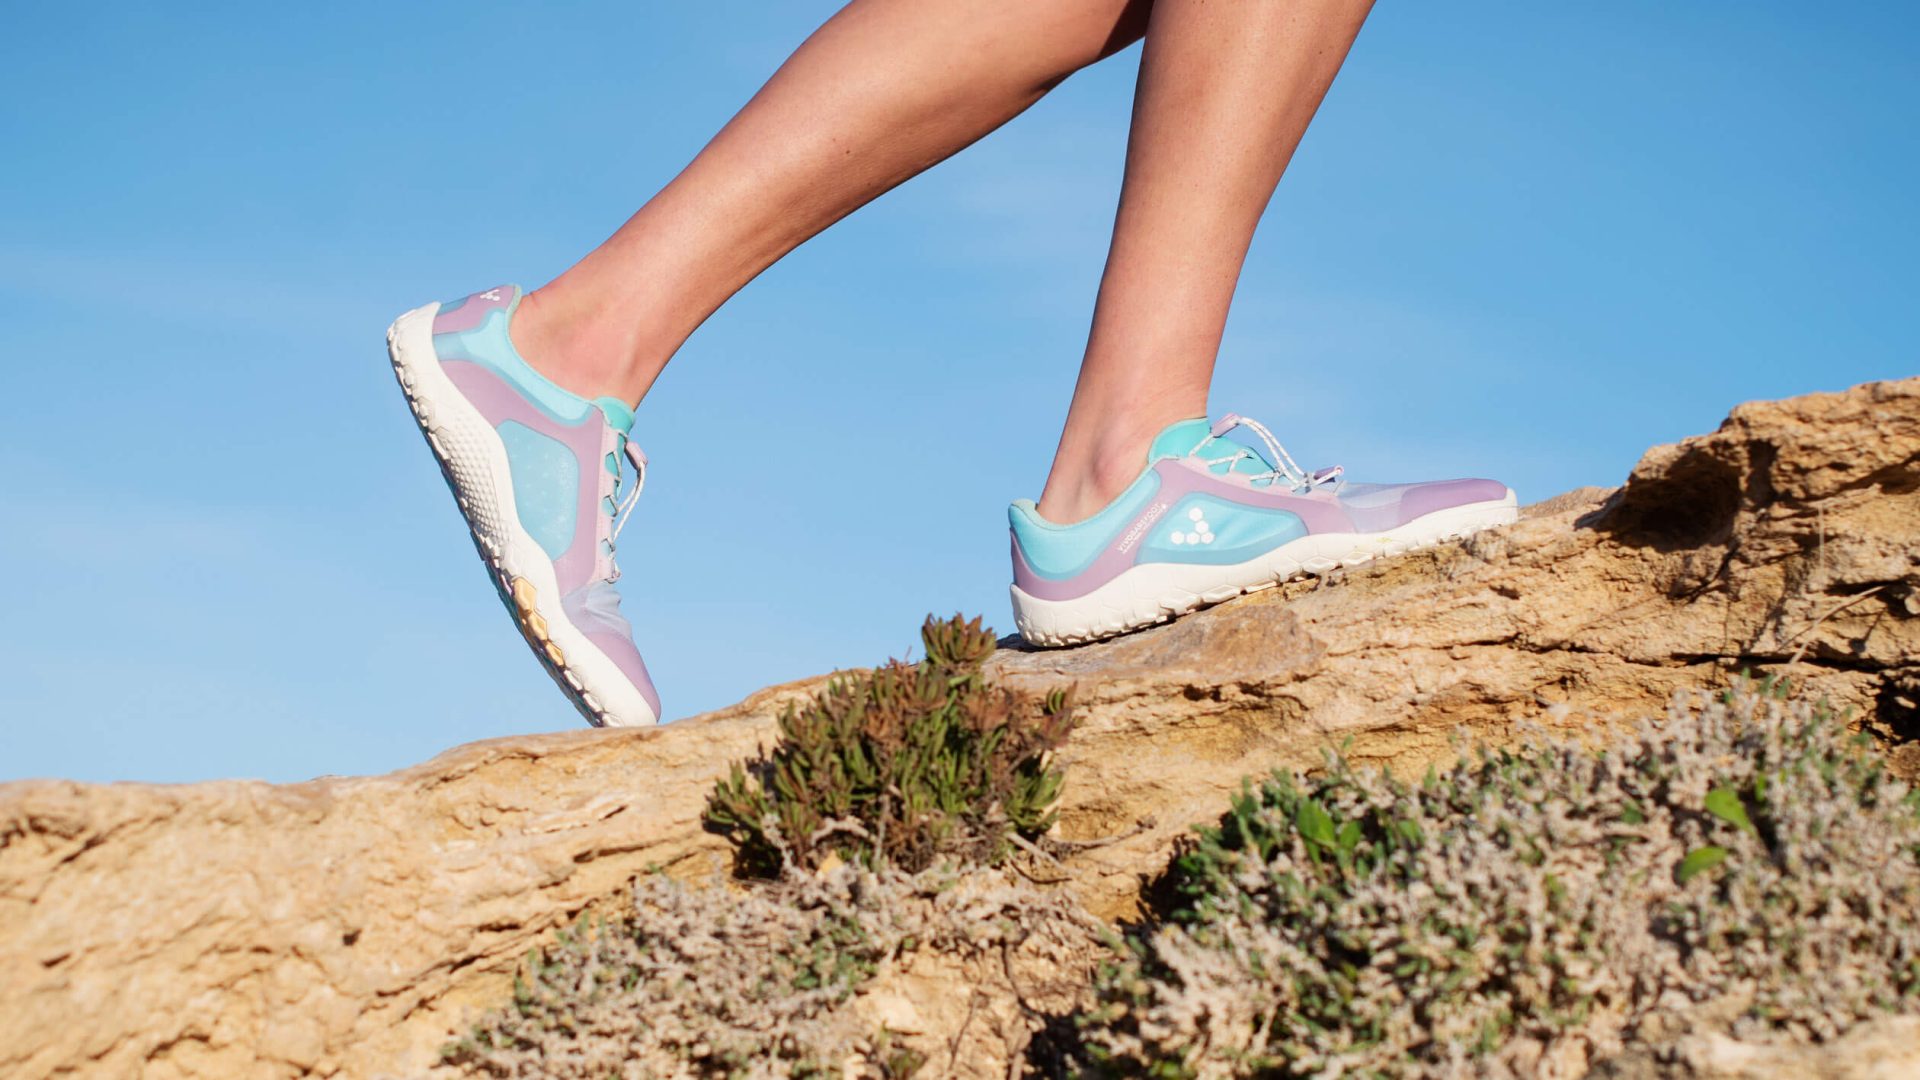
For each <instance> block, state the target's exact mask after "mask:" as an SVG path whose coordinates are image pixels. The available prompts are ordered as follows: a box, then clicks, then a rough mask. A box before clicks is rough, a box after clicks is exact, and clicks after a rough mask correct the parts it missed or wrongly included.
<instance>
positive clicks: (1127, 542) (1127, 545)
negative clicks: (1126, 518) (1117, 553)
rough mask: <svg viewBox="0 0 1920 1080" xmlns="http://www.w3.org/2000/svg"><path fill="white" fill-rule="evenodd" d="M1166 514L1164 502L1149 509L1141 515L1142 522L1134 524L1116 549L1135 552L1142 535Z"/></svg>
mask: <svg viewBox="0 0 1920 1080" xmlns="http://www.w3.org/2000/svg"><path fill="white" fill-rule="evenodd" d="M1166 512H1167V504H1166V503H1163V502H1157V503H1154V504H1153V505H1152V506H1149V507H1147V512H1146V513H1144V514H1141V515H1140V520H1139V521H1136V522H1134V523H1133V528H1131V529H1128V530H1127V535H1125V536H1123V537H1121V538H1120V543H1118V544H1116V545H1115V547H1117V548H1118V549H1119V550H1121V551H1131V550H1133V544H1134V541H1136V540H1138V539H1140V537H1141V535H1142V534H1144V533H1145V532H1146V531H1147V530H1148V529H1150V528H1152V527H1153V523H1154V522H1156V521H1158V520H1160V515H1161V514H1164V513H1166Z"/></svg>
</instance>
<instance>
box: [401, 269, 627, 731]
mask: <svg viewBox="0 0 1920 1080" xmlns="http://www.w3.org/2000/svg"><path fill="white" fill-rule="evenodd" d="M520 300H521V292H520V289H519V287H518V286H513V285H503V286H500V287H499V288H497V289H489V290H487V291H486V292H482V293H475V294H474V295H472V296H469V297H467V298H466V299H464V300H456V301H453V302H451V303H447V304H428V305H427V306H425V307H422V308H417V309H415V310H413V311H409V312H407V313H406V314H405V315H402V316H400V318H399V319H397V320H395V321H394V324H393V326H392V327H391V328H390V329H388V331H387V351H388V354H389V355H390V357H391V358H392V361H393V372H394V375H395V376H396V377H397V378H398V379H399V380H400V388H401V390H402V391H403V392H405V394H406V396H407V404H408V406H409V407H411V408H412V410H413V415H414V418H415V419H416V420H417V421H418V422H419V425H420V431H421V433H422V434H423V435H425V436H426V439H427V444H428V446H429V447H431V448H432V450H433V454H434V457H435V458H437V459H438V460H439V462H440V471H441V472H442V473H443V474H445V476H446V478H447V486H448V487H450V488H451V489H452V490H453V495H454V498H455V499H456V500H457V501H458V502H459V504H460V512H461V513H462V514H464V515H465V516H466V519H467V525H468V527H469V529H470V530H471V531H472V533H473V542H474V547H475V548H477V549H478V550H479V552H480V557H481V558H482V559H484V560H485V561H486V563H487V565H488V567H489V568H490V570H491V576H492V578H493V583H494V586H495V588H496V589H498V590H499V593H500V599H501V600H502V601H503V602H504V603H505V604H506V605H507V610H508V611H509V612H510V613H512V615H513V617H514V622H515V623H516V624H517V625H518V626H519V627H520V632H521V633H522V635H524V636H525V637H526V639H527V644H529V645H531V646H532V647H533V651H534V654H535V655H536V656H538V657H539V658H540V663H541V664H542V665H543V666H544V667H545V668H546V669H547V673H548V674H549V675H551V676H553V680H554V682H555V683H557V684H558V685H559V686H560V688H561V690H563V691H565V692H566V694H567V696H568V698H570V699H571V700H572V701H573V703H574V705H575V707H576V708H578V709H579V710H580V712H581V713H582V714H583V715H584V716H586V718H587V720H588V721H589V722H590V723H593V724H595V725H607V726H613V727H633V726H641V725H647V724H653V723H656V722H658V721H659V718H660V698H659V695H658V694H657V693H655V691H654V688H653V681H652V679H650V678H649V677H648V676H647V667H646V664H645V663H643V662H642V661H641V659H640V653H639V650H637V649H635V648H634V645H633V639H632V630H631V628H630V627H629V626H628V624H627V621H626V619H625V618H623V617H622V616H621V614H620V596H619V593H618V592H616V591H615V590H614V587H613V582H614V581H615V580H616V579H617V578H618V577H619V576H620V572H619V570H618V569H617V568H616V567H615V565H614V559H613V543H614V539H615V538H616V537H617V536H618V535H619V533H620V528H621V526H622V525H624V524H625V522H626V516H627V514H628V513H630V512H631V511H632V509H633V505H634V501H635V500H636V499H638V498H639V495H640V487H641V484H642V483H643V482H644V480H645V479H646V457H645V455H643V454H641V453H640V450H639V448H638V447H636V446H634V445H633V443H631V442H630V441H628V433H629V432H630V431H631V429H632V427H633V410H632V409H630V408H628V407H627V405H626V404H625V403H624V402H622V401H620V400H619V399H617V398H610V397H600V398H593V399H591V400H589V399H587V398H583V397H581V396H579V395H577V394H574V393H571V392H569V391H567V390H564V389H562V388H561V387H559V386H558V385H556V384H555V383H553V382H552V381H550V380H548V379H547V378H545V377H544V376H542V375H541V374H540V373H538V372H536V371H534V370H533V368H531V367H530V366H528V364H527V362H526V361H525V360H524V359H522V358H521V356H520V353H519V351H518V350H516V349H515V348H514V345H513V341H512V339H511V338H510V337H509V336H508V333H507V325H508V322H509V320H511V319H512V317H513V313H514V310H515V308H516V307H518V305H519V303H520ZM623 458H625V459H626V460H628V461H631V462H632V464H633V466H634V478H633V482H632V483H631V484H629V485H626V487H625V490H624V492H623V490H622V485H621V482H620V480H621V461H622V459H623ZM616 519H617V520H616Z"/></svg>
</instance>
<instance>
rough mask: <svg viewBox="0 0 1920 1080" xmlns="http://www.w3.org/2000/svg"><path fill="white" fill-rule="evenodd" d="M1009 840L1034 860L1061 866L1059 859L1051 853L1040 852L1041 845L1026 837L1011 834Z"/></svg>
mask: <svg viewBox="0 0 1920 1080" xmlns="http://www.w3.org/2000/svg"><path fill="white" fill-rule="evenodd" d="M1007 838H1008V839H1010V840H1012V841H1013V846H1014V847H1017V848H1019V849H1020V850H1021V851H1024V852H1026V853H1027V854H1029V855H1031V856H1033V857H1034V858H1036V859H1045V860H1046V861H1048V862H1050V863H1052V864H1053V865H1055V866H1060V860H1059V859H1056V858H1054V857H1053V855H1052V854H1051V853H1050V852H1045V851H1042V850H1040V845H1038V844H1035V843H1034V842H1033V841H1031V840H1029V839H1027V838H1026V837H1024V836H1021V835H1020V834H1019V833H1017V832H1010V833H1008V834H1007ZM1061 869H1063V870H1064V869H1066V868H1065V867H1061Z"/></svg>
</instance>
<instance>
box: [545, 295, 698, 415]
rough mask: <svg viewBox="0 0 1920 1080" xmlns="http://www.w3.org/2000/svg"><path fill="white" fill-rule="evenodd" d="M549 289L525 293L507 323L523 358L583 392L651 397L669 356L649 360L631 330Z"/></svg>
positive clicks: (566, 387)
mask: <svg viewBox="0 0 1920 1080" xmlns="http://www.w3.org/2000/svg"><path fill="white" fill-rule="evenodd" d="M549 288H551V287H550V286H549V287H548V288H542V289H536V290H534V291H533V292H530V293H527V294H526V295H525V296H524V297H522V298H521V300H520V306H519V308H518V309H516V310H515V311H514V313H513V322H512V323H511V324H509V325H508V327H507V335H508V337H510V338H511V339H512V340H513V345H514V348H515V349H516V350H518V351H519V353H520V357H521V359H523V360H525V361H526V362H527V364H528V365H529V366H531V367H532V368H533V369H534V370H535V371H537V372H539V373H540V374H542V375H544V376H546V377H547V379H549V380H550V381H552V382H553V383H554V384H555V385H557V386H559V387H560V388H561V389H564V390H567V391H569V392H571V393H574V394H578V395H580V396H581V397H585V398H594V397H600V396H602V395H605V396H608V397H615V398H619V399H621V400H622V401H627V402H635V403H637V402H638V401H639V400H640V399H641V398H642V397H644V396H646V392H647V389H648V388H649V387H650V386H652V385H653V380H654V378H655V377H657V376H658V375H659V373H660V368H662V367H664V366H665V361H664V360H662V361H661V362H659V363H652V364H649V363H648V362H647V360H646V358H645V357H644V355H643V352H642V350H641V349H640V348H639V347H638V343H637V342H635V341H634V339H633V337H632V334H631V333H630V332H629V331H626V330H624V329H622V328H620V327H618V326H616V325H614V324H612V323H610V322H609V320H607V319H605V318H596V317H594V316H593V315H592V313H590V312H587V311H580V310H575V309H574V308H573V307H572V306H571V305H570V304H569V303H568V302H567V301H566V300H565V299H564V298H562V299H559V300H556V299H555V298H554V297H553V296H552V295H551V294H550V292H549V291H548V290H549Z"/></svg>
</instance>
